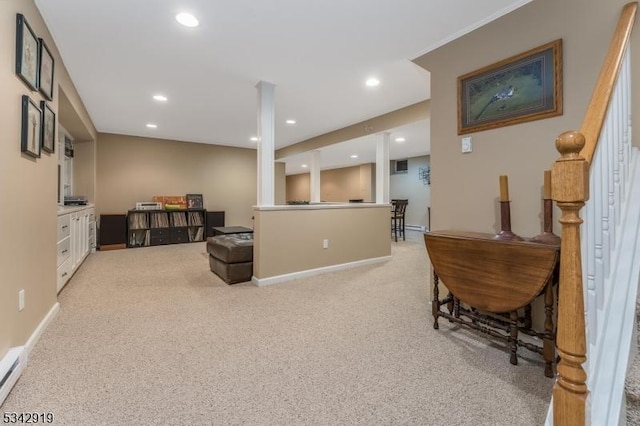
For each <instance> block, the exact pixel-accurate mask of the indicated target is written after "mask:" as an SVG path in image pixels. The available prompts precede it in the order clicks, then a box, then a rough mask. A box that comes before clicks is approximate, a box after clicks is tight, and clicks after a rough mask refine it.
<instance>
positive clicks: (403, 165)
mask: <svg viewBox="0 0 640 426" xmlns="http://www.w3.org/2000/svg"><path fill="white" fill-rule="evenodd" d="M395 172H396V173H408V172H409V160H396V168H395Z"/></svg>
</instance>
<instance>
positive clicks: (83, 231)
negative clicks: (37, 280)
mask: <svg viewBox="0 0 640 426" xmlns="http://www.w3.org/2000/svg"><path fill="white" fill-rule="evenodd" d="M92 244H93V246H95V210H94V208H93V207H92V206H81V207H71V208H65V209H63V210H62V211H59V212H58V278H57V290H58V292H60V290H62V287H64V285H65V284H66V283H67V281H68V280H69V278H71V276H72V275H73V273H74V272H75V271H76V270H77V269H78V267H79V266H80V265H81V264H82V262H83V261H84V259H85V258H86V257H87V255H88V254H89V252H90V251H91V247H92Z"/></svg>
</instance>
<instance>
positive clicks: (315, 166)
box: [309, 150, 320, 203]
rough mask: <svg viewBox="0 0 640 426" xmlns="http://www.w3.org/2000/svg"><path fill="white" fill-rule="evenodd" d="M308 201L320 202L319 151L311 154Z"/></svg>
mask: <svg viewBox="0 0 640 426" xmlns="http://www.w3.org/2000/svg"><path fill="white" fill-rule="evenodd" d="M310 185H311V188H309V189H310V194H311V197H310V201H311V202H312V203H319V202H320V151H318V150H315V151H312V152H311V176H310Z"/></svg>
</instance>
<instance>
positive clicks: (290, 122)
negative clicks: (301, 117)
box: [285, 119, 296, 124]
mask: <svg viewBox="0 0 640 426" xmlns="http://www.w3.org/2000/svg"><path fill="white" fill-rule="evenodd" d="M285 123H287V124H296V120H291V119H289V120H287V121H285Z"/></svg>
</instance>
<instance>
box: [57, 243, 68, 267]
mask: <svg viewBox="0 0 640 426" xmlns="http://www.w3.org/2000/svg"><path fill="white" fill-rule="evenodd" d="M70 254H71V238H69V237H67V238H65V239H64V240H62V241H60V242H59V243H58V266H60V265H61V264H62V262H64V261H65V260H67V259H68V258H69V255H70Z"/></svg>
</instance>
